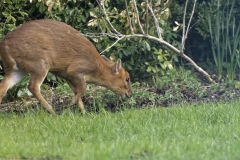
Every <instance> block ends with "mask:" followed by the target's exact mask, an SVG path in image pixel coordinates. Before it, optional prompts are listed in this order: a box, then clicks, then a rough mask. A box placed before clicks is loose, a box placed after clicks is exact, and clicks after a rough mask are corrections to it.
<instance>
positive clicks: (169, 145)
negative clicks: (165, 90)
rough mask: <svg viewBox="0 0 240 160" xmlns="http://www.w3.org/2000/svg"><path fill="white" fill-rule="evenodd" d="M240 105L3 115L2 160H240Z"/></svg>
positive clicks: (0, 134) (0, 117) (0, 120)
mask: <svg viewBox="0 0 240 160" xmlns="http://www.w3.org/2000/svg"><path fill="white" fill-rule="evenodd" d="M239 106H240V103H238V102H232V103H231V104H203V105H197V106H185V107H183V106H177V107H171V108H151V109H134V108H133V109H124V110H122V111H119V112H115V113H111V112H105V111H104V110H101V111H100V113H88V114H87V115H84V116H83V115H81V114H77V113H71V112H70V111H69V110H65V111H64V113H63V114H62V115H59V116H51V115H48V114H47V113H46V112H45V111H38V112H37V113H36V112H35V113H33V112H32V111H29V112H28V113H27V114H26V115H25V116H21V115H16V114H14V113H10V114H0V159H21V158H34V159H38V158H41V157H45V158H52V159H81V160H85V159H86V160H88V159H91V160H92V159H97V160H99V159H104V160H106V159H110V160H112V159H123V160H125V159H126V160H127V159H150V160H154V159H156V160H159V159H165V160H168V159H169V160H171V159H173V160H176V159H191V160H195V159H196V160H199V159H204V160H208V159H209V160H214V159H216V160H221V159H232V160H234V159H240V152H239V150H240V122H239V120H240V116H239V115H240V114H239V113H240V107H239Z"/></svg>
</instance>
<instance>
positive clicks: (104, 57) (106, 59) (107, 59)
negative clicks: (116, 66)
mask: <svg viewBox="0 0 240 160" xmlns="http://www.w3.org/2000/svg"><path fill="white" fill-rule="evenodd" d="M101 56H102V58H103V59H104V60H105V61H107V62H109V61H111V60H110V59H109V58H107V57H106V56H104V55H101Z"/></svg>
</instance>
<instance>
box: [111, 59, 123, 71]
mask: <svg viewBox="0 0 240 160" xmlns="http://www.w3.org/2000/svg"><path fill="white" fill-rule="evenodd" d="M121 68H122V61H121V59H118V60H117V62H116V63H115V65H114V66H113V73H114V74H118V73H119V70H120V69H121Z"/></svg>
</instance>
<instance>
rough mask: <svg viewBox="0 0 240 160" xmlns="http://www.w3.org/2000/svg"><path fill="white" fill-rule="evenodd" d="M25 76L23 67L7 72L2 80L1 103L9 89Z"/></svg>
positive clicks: (0, 83) (0, 89) (0, 88)
mask: <svg viewBox="0 0 240 160" xmlns="http://www.w3.org/2000/svg"><path fill="white" fill-rule="evenodd" d="M25 76H26V73H25V72H24V71H22V70H21V69H17V70H13V71H12V72H10V73H6V75H5V77H4V79H3V80H2V81H1V82H0V103H1V101H2V98H3V96H4V94H5V93H6V92H7V90H8V89H9V88H11V87H13V86H14V85H15V84H17V83H18V82H20V81H21V80H22V79H23V78H24V77H25Z"/></svg>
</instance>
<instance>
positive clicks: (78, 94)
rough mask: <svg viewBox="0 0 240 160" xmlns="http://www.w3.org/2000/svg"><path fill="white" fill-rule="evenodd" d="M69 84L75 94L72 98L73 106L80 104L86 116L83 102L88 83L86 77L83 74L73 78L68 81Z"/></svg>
mask: <svg viewBox="0 0 240 160" xmlns="http://www.w3.org/2000/svg"><path fill="white" fill-rule="evenodd" d="M67 83H68V84H69V86H70V88H71V89H72V91H73V93H74V94H75V95H74V97H73V98H72V104H76V103H78V106H79V108H80V110H81V112H82V113H83V114H85V113H86V111H85V109H84V105H83V102H82V96H83V94H84V92H85V90H86V82H85V79H84V76H83V75H82V74H80V75H77V76H71V78H70V79H69V80H67Z"/></svg>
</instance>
